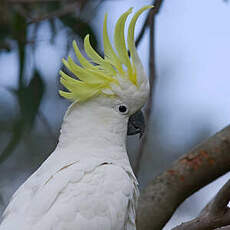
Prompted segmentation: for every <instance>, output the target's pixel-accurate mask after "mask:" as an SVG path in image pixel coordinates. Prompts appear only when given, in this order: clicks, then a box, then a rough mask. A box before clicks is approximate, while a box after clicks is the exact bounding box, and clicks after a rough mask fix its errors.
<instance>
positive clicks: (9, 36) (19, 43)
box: [0, 0, 103, 163]
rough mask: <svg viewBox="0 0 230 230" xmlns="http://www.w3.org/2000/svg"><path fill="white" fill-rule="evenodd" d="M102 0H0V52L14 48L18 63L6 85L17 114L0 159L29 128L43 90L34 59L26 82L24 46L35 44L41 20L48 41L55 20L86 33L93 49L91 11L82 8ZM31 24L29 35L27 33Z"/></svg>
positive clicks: (76, 33) (91, 7)
mask: <svg viewBox="0 0 230 230" xmlns="http://www.w3.org/2000/svg"><path fill="white" fill-rule="evenodd" d="M102 2H103V1H95V0H84V1H83V0H75V1H74V0H65V1H35V0H31V1H29V0H20V1H17V0H0V54H1V53H3V52H15V51H16V52H17V54H18V63H19V74H18V84H17V88H16V89H7V90H8V91H9V92H10V93H11V94H12V95H13V96H14V97H15V98H16V101H17V104H18V107H19V114H18V115H17V118H16V119H15V120H14V121H13V122H12V124H13V126H12V132H11V137H10V140H9V143H8V144H7V145H6V147H5V149H3V151H2V152H1V153H0V163H2V162H3V161H5V160H6V159H7V158H8V157H9V156H11V154H12V153H13V152H14V150H15V148H16V147H17V146H18V144H19V143H20V140H21V139H22V137H23V134H25V132H27V133H28V132H30V131H31V128H32V127H33V125H34V122H35V119H36V117H37V116H38V114H39V108H40V105H41V101H42V98H43V95H44V93H45V83H44V81H43V76H42V75H41V73H40V72H39V69H37V68H36V63H35V64H34V65H33V69H32V75H31V76H30V79H31V80H30V82H27V81H26V78H25V72H26V71H25V69H26V64H27V63H26V60H28V57H27V55H31V53H29V52H26V49H27V46H28V45H33V47H36V43H37V41H36V38H37V32H38V30H39V28H40V27H41V26H42V25H43V23H48V24H49V25H50V29H51V34H52V36H51V37H52V39H51V40H50V42H53V41H54V40H55V38H56V35H57V32H58V29H59V28H58V27H57V23H56V21H59V22H61V23H62V25H63V27H64V28H66V29H68V34H69V35H70V37H71V38H72V37H76V38H79V39H83V38H84V37H85V35H86V34H90V36H91V42H92V45H93V46H94V48H95V49H97V37H96V34H95V32H94V30H93V28H92V27H91V25H90V16H91V15H90V16H89V15H87V14H86V10H85V9H87V12H88V14H90V12H91V11H95V10H96V9H97V7H98V6H99V5H100V3H102ZM94 13H95V12H94ZM59 24H60V23H59ZM31 25H32V27H33V35H32V36H29V35H28V34H29V31H31ZM31 37H32V38H33V39H32V40H31ZM67 48H68V47H67ZM32 55H33V54H32ZM30 58H31V56H30ZM43 121H44V118H43ZM46 125H47V124H46Z"/></svg>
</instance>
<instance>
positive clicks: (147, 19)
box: [135, 11, 151, 47]
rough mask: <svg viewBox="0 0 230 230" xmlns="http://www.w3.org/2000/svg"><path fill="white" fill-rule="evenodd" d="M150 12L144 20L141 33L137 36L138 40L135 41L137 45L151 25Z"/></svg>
mask: <svg viewBox="0 0 230 230" xmlns="http://www.w3.org/2000/svg"><path fill="white" fill-rule="evenodd" d="M150 12H151V11H150ZM150 12H149V13H148V15H147V17H146V19H145V22H144V24H143V26H142V28H141V31H140V32H139V34H138V36H137V39H136V42H135V45H136V47H138V46H139V44H140V41H141V40H142V38H143V37H144V34H145V31H146V29H147V27H148V26H149V15H150Z"/></svg>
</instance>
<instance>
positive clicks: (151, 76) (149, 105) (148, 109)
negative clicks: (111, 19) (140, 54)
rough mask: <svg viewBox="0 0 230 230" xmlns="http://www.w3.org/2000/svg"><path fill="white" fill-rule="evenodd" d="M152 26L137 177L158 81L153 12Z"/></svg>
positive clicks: (135, 170)
mask: <svg viewBox="0 0 230 230" xmlns="http://www.w3.org/2000/svg"><path fill="white" fill-rule="evenodd" d="M147 24H149V26H150V39H149V47H150V52H149V70H150V73H149V85H150V95H149V99H148V102H147V105H146V110H145V120H146V130H145V134H144V136H143V137H142V139H141V143H140V147H139V151H138V154H137V158H136V162H135V166H134V172H135V173H136V175H137V176H138V172H139V169H140V163H141V159H142V157H143V153H144V147H145V143H146V141H147V135H148V129H149V120H150V119H149V118H150V116H151V113H152V102H153V91H154V86H155V84H154V83H155V80H156V70H155V69H156V68H155V56H154V53H155V50H154V37H155V36H154V32H155V30H154V27H155V17H154V13H153V11H151V14H150V15H149V17H148V23H147Z"/></svg>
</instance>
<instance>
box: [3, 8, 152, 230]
mask: <svg viewBox="0 0 230 230" xmlns="http://www.w3.org/2000/svg"><path fill="white" fill-rule="evenodd" d="M151 7H152V6H145V7H143V8H141V9H140V10H138V11H137V12H136V13H135V14H134V16H133V18H132V19H131V22H130V24H129V27H128V35H127V47H126V42H125V35H124V27H125V22H126V19H127V17H128V15H129V14H130V13H131V12H132V8H131V9H129V10H128V11H126V12H125V13H124V14H122V15H121V17H120V18H119V19H118V21H117V23H116V26H115V32H114V46H115V49H114V48H113V47H112V45H111V43H110V40H109V37H108V33H107V15H105V19H104V26H103V43H104V54H105V55H104V56H105V57H104V58H102V57H101V56H99V54H98V53H97V52H96V51H95V50H94V49H93V48H92V46H91V44H90V41H89V36H88V35H87V36H86V37H85V40H84V49H85V53H86V54H87V56H88V58H89V59H86V58H85V57H83V55H82V54H81V52H80V50H79V48H78V46H77V44H76V42H73V47H74V50H75V53H76V56H77V58H78V60H79V62H80V65H77V64H75V63H74V61H73V60H72V59H71V58H70V57H69V58H68V59H67V60H63V63H64V65H65V66H66V67H67V69H69V71H71V72H72V73H73V74H74V75H76V77H77V78H78V79H74V78H71V77H70V76H68V75H67V74H66V73H64V72H62V71H61V72H60V74H61V83H62V84H63V85H64V86H65V88H66V89H67V90H68V92H64V91H60V95H62V96H63V97H64V98H66V99H69V100H71V101H73V103H72V105H71V106H70V107H69V109H68V111H67V112H66V114H65V117H64V121H63V124H62V129H61V134H60V138H59V143H58V145H57V147H56V149H55V151H54V152H53V153H52V154H51V155H50V157H49V158H48V159H47V160H46V161H45V162H44V163H43V164H42V165H41V166H40V168H39V169H38V170H37V171H36V172H35V173H34V174H33V175H32V176H31V177H30V178H29V179H28V180H27V181H26V182H25V183H24V184H23V185H22V186H21V187H20V188H19V189H18V190H17V191H16V193H15V194H14V195H13V197H12V199H11V201H10V203H9V205H8V207H7V208H6V210H5V212H4V214H3V216H2V222H1V224H0V230H134V229H136V225H135V209H136V206H137V199H138V184H137V180H136V178H135V176H134V174H133V171H132V169H131V166H130V163H129V159H128V156H127V151H126V136H127V124H128V120H129V118H130V117H131V115H133V114H135V113H136V112H137V111H139V110H140V109H141V108H142V107H143V105H144V103H145V101H146V99H147V97H148V94H149V83H148V80H147V78H146V75H145V73H144V70H143V66H142V64H141V61H140V59H139V57H138V54H137V51H136V48H135V42H134V28H135V24H136V21H137V19H138V17H139V16H140V14H141V13H142V12H143V11H145V10H147V9H149V8H151ZM128 50H129V52H130V57H129V54H128ZM133 125H134V128H136V129H138V127H136V125H135V122H134V124H133ZM139 131H140V130H139ZM132 132H133V131H132ZM134 132H135V131H134ZM137 132H138V130H137Z"/></svg>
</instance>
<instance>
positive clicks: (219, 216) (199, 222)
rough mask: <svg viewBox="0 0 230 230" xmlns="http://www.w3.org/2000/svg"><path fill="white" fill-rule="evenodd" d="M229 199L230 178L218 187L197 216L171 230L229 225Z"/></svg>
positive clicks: (195, 229)
mask: <svg viewBox="0 0 230 230" xmlns="http://www.w3.org/2000/svg"><path fill="white" fill-rule="evenodd" d="M229 201H230V180H229V181H228V182H227V183H226V184H225V185H224V186H223V187H222V188H221V189H220V191H219V192H218V193H217V195H216V196H215V198H214V199H213V200H212V201H211V202H210V203H209V204H208V206H207V207H206V208H205V209H204V210H203V211H202V212H201V214H200V216H199V217H197V218H195V219H193V220H191V221H188V222H186V223H182V224H181V225H179V226H177V227H175V228H173V230H210V229H216V228H221V227H223V226H227V225H229V224H230V209H229V208H228V206H227V205H228V202H229ZM227 227H229V226H227ZM227 227H226V228H227ZM226 228H225V229H226Z"/></svg>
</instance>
